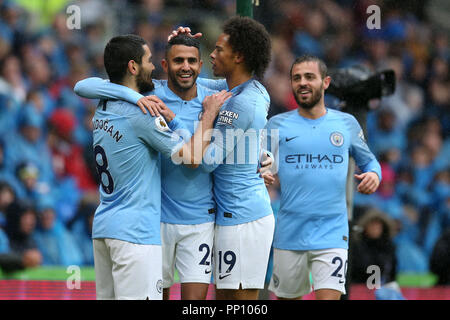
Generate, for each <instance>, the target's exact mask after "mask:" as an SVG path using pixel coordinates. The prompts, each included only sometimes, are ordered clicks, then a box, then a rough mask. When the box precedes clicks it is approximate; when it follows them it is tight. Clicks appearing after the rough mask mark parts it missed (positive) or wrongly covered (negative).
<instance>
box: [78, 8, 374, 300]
mask: <svg viewBox="0 0 450 320" xmlns="http://www.w3.org/2000/svg"><path fill="white" fill-rule="evenodd" d="M199 37H201V34H195V35H192V34H191V30H190V29H189V28H183V27H180V28H178V29H177V30H176V31H174V32H173V33H172V34H171V35H170V36H169V39H168V43H167V47H166V54H165V59H164V60H163V61H162V67H163V69H164V71H165V72H167V75H168V80H152V78H151V73H152V71H153V69H154V65H153V63H152V60H151V51H150V49H149V47H148V45H147V44H146V43H145V41H144V40H143V39H142V38H140V37H138V36H135V35H125V36H118V37H114V38H112V39H111V40H110V41H109V43H108V44H107V46H106V48H105V53H104V63H105V69H106V72H107V73H108V77H109V81H107V80H103V79H99V78H89V79H85V80H82V81H80V82H79V83H77V85H76V86H75V89H74V90H75V92H76V93H77V94H79V95H80V96H83V97H86V98H91V99H100V103H99V105H98V107H97V110H96V112H95V115H94V118H93V122H94V123H95V124H96V125H95V127H94V131H93V135H94V139H93V141H94V142H93V147H94V155H95V162H96V165H97V171H98V173H99V176H100V181H101V186H100V205H99V207H98V209H97V210H96V213H95V217H94V224H93V246H94V261H95V272H96V291H97V298H98V299H161V298H162V297H164V299H168V297H169V289H170V287H171V286H172V284H173V283H174V272H175V268H176V269H177V271H178V273H179V277H180V282H181V298H182V299H205V298H206V295H207V291H208V287H209V284H210V282H211V276H213V278H214V283H215V287H216V292H215V296H216V299H230V300H235V299H257V298H258V290H259V289H262V288H263V287H264V281H265V276H266V271H267V265H268V261H269V254H270V251H271V248H272V247H273V250H274V260H273V262H274V267H273V275H272V278H271V281H270V286H269V289H270V290H271V291H273V292H274V293H275V294H276V296H277V297H279V298H280V299H282V298H285V299H296V298H301V296H302V295H304V294H307V293H309V292H310V291H311V289H312V287H311V284H310V281H309V273H310V272H311V273H312V278H313V283H314V290H315V293H316V298H318V299H339V297H340V295H341V294H342V293H345V288H344V285H345V272H346V265H347V249H348V223H347V209H346V201H345V185H346V177H347V170H348V160H349V156H352V157H354V158H355V160H356V163H357V165H358V167H359V168H360V169H361V171H362V173H361V174H360V175H355V177H356V178H358V179H360V180H361V182H360V183H359V185H358V191H359V192H362V193H366V194H369V193H372V192H374V191H375V190H376V189H377V187H378V185H379V182H380V179H381V170H380V166H379V164H378V162H377V160H376V159H375V157H374V155H373V154H372V153H371V152H370V150H369V149H368V147H367V144H366V143H365V139H364V135H363V134H362V130H361V128H360V126H359V124H358V122H357V121H356V119H355V118H354V117H353V116H351V115H349V114H346V113H342V112H339V111H336V110H331V109H327V108H326V107H325V105H324V98H323V96H324V91H325V89H326V88H327V87H328V85H329V83H330V81H331V79H330V77H328V76H327V74H326V73H327V71H326V66H325V64H324V63H323V62H322V61H321V60H319V59H318V58H316V57H313V56H308V55H306V56H302V57H300V58H298V59H297V60H295V61H294V63H293V65H292V69H291V73H290V78H291V84H292V90H293V93H294V96H295V98H296V101H297V103H298V106H299V107H298V109H297V110H293V111H290V112H286V113H283V114H280V115H277V116H275V117H272V118H271V119H270V120H269V121H267V119H266V118H267V112H268V108H269V104H270V97H269V94H268V93H267V91H266V89H265V88H264V86H263V85H262V84H261V83H260V82H259V81H258V79H259V80H261V79H262V78H263V76H264V72H265V70H266V68H267V67H268V65H269V62H270V56H271V45H270V36H269V34H268V33H267V31H266V30H265V28H264V26H262V25H261V24H260V23H258V22H256V21H255V20H253V19H251V18H247V17H233V18H231V19H229V20H228V21H226V22H225V24H224V26H223V32H222V34H221V35H220V36H219V37H218V39H217V41H216V46H215V49H214V51H213V52H212V53H211V54H210V59H211V63H212V66H213V72H214V75H215V76H217V77H221V78H224V79H223V80H208V79H201V78H198V75H199V73H200V70H201V67H202V60H201V59H200V48H199V40H198V38H199ZM143 94H145V96H144V95H143ZM138 106H139V107H140V108H138ZM141 110H142V111H141ZM148 113H150V114H148ZM230 132H231V134H230ZM250 132H251V133H252V134H253V136H254V135H256V141H257V142H258V143H256V144H255V143H253V144H254V145H252V141H249V140H251V139H248V137H249V136H250V135H249V134H248V133H250ZM274 141H275V143H273V142H274ZM260 142H261V143H260ZM241 146H243V147H242V148H241ZM261 146H265V148H267V150H263V149H262V148H261ZM267 151H269V152H267ZM271 153H272V154H273V155H272V157H269V158H268V159H267V158H266V157H265V156H267V155H270V154H271ZM262 155H264V157H263V156H262ZM211 159H212V160H213V161H211ZM254 159H256V161H254ZM272 162H273V164H272ZM266 164H269V165H268V166H265V165H266ZM261 166H262V167H265V170H266V172H264V177H261V173H260V171H261V169H260V168H261ZM268 169H269V170H268ZM275 173H276V174H277V175H278V178H279V181H280V186H281V207H280V210H279V212H278V215H277V220H276V222H275V219H274V215H273V212H272V209H271V204H270V198H269V195H268V192H267V189H266V185H265V182H266V183H267V184H269V183H271V182H272V181H273V180H274V174H275Z"/></svg>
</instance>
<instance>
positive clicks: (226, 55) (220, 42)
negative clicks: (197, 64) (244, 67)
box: [209, 33, 237, 78]
mask: <svg viewBox="0 0 450 320" xmlns="http://www.w3.org/2000/svg"><path fill="white" fill-rule="evenodd" d="M229 38H230V36H229V35H227V34H226V33H222V34H221V35H220V36H219V38H218V39H217V42H216V47H215V49H214V51H213V52H212V53H211V54H210V56H209V57H210V59H211V64H212V70H213V73H214V76H216V77H224V78H227V75H228V74H230V73H231V72H232V70H233V69H234V67H235V66H236V63H235V59H236V57H237V54H236V53H235V52H234V51H233V49H232V48H231V46H230V44H229V43H228V40H229Z"/></svg>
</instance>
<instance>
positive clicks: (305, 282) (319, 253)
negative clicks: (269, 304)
mask: <svg viewBox="0 0 450 320" xmlns="http://www.w3.org/2000/svg"><path fill="white" fill-rule="evenodd" d="M310 272H311V276H312V281H313V287H314V290H319V289H334V290H337V291H340V292H342V294H345V275H346V273H347V250H346V249H339V248H337V249H324V250H311V251H294V250H281V249H277V248H273V272H272V278H271V279H270V284H269V290H270V291H272V292H273V293H274V294H275V295H276V296H277V297H281V298H297V297H301V296H304V295H305V294H308V293H310V292H311V290H312V287H311V282H310V279H309V273H310Z"/></svg>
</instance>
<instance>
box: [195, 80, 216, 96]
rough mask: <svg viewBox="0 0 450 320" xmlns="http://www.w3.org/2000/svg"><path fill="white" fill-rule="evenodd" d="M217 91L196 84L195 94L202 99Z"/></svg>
mask: <svg viewBox="0 0 450 320" xmlns="http://www.w3.org/2000/svg"><path fill="white" fill-rule="evenodd" d="M217 92H218V91H217V90H214V89H211V88H208V87H206V86H204V85H203V84H200V83H197V94H199V95H200V96H202V97H206V96H210V95H212V94H214V93H217Z"/></svg>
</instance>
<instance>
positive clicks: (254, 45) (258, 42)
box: [223, 16, 271, 79]
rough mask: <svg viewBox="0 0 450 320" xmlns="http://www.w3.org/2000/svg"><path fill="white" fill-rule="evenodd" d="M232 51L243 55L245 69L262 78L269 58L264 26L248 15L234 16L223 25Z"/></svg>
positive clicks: (269, 47) (269, 43) (268, 38)
mask: <svg viewBox="0 0 450 320" xmlns="http://www.w3.org/2000/svg"><path fill="white" fill-rule="evenodd" d="M223 32H224V33H225V34H227V35H228V36H229V37H230V38H229V40H228V43H229V44H230V46H231V48H232V49H233V51H234V52H239V53H241V54H242V55H243V56H244V63H245V66H246V67H247V70H248V71H249V72H251V73H253V74H254V75H255V77H257V78H259V79H262V78H263V77H264V73H265V71H266V69H267V67H268V66H269V63H270V59H271V40H270V35H269V33H268V32H267V30H266V28H265V27H264V26H263V25H262V24H261V23H259V22H257V21H256V20H253V19H251V18H249V17H241V16H235V17H232V18H230V19H228V20H227V21H226V22H225V24H224V25H223Z"/></svg>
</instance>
